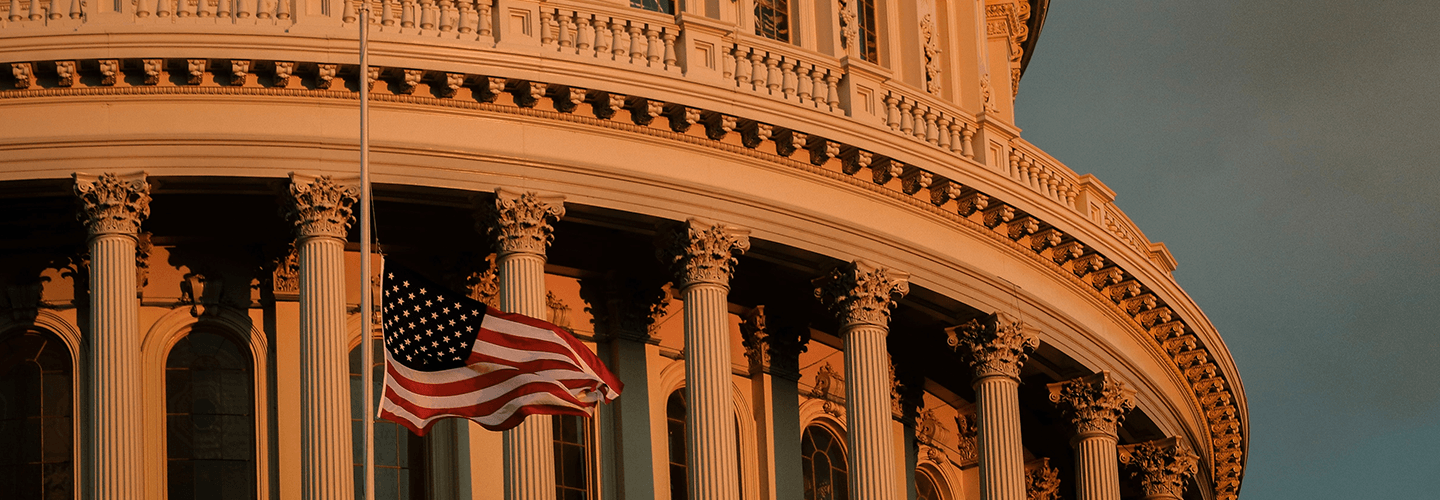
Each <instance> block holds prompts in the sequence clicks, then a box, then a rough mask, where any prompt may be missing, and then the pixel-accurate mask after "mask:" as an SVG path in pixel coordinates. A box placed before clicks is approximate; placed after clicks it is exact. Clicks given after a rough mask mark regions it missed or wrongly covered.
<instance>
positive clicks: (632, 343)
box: [600, 337, 655, 499]
mask: <svg viewBox="0 0 1440 500" xmlns="http://www.w3.org/2000/svg"><path fill="white" fill-rule="evenodd" d="M610 343H611V345H610V348H611V353H612V355H613V356H612V357H611V361H610V369H611V370H612V371H614V372H615V373H616V375H617V376H619V377H620V382H621V383H623V384H625V390H626V391H628V392H629V393H630V394H633V395H639V396H638V397H635V398H634V399H630V398H624V397H622V398H619V399H616V400H615V402H614V403H611V404H610V406H611V407H613V408H612V412H611V414H612V415H614V416H615V427H614V429H615V432H614V444H613V447H614V448H615V455H616V458H617V459H616V462H617V463H615V464H613V465H612V464H601V465H600V467H601V468H602V469H609V470H613V471H614V472H613V476H614V477H615V478H616V479H617V481H618V482H619V483H620V484H619V485H617V489H618V490H619V491H620V492H621V493H620V494H619V498H626V499H629V498H654V497H655V471H654V469H655V463H654V462H652V461H651V456H652V455H651V452H650V399H649V394H650V389H649V382H650V380H649V373H647V371H646V362H645V343H644V342H640V341H636V340H630V339H627V338H623V337H621V338H616V339H614V340H611V341H610Z"/></svg>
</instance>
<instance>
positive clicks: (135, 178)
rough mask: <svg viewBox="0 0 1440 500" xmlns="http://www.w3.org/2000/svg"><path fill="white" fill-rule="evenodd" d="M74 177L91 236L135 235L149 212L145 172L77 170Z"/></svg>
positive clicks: (76, 192)
mask: <svg viewBox="0 0 1440 500" xmlns="http://www.w3.org/2000/svg"><path fill="white" fill-rule="evenodd" d="M74 178H75V198H76V200H77V201H78V202H79V204H80V214H79V218H80V222H82V223H84V224H85V229H86V230H88V231H89V232H90V236H100V235H102V234H129V235H133V234H135V233H136V232H139V230H140V223H141V222H144V221H145V219H146V218H147V217H149V216H150V183H149V182H147V181H146V176H145V173H144V172H140V173H136V174H129V175H123V176H122V175H118V174H114V173H105V174H100V175H98V176H95V175H90V174H82V173H78V172H77V173H75V174H74Z"/></svg>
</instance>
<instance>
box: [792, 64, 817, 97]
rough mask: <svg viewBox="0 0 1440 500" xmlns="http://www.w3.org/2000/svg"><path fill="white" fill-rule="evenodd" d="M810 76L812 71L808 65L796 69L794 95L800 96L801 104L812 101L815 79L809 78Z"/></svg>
mask: <svg viewBox="0 0 1440 500" xmlns="http://www.w3.org/2000/svg"><path fill="white" fill-rule="evenodd" d="M812 74H813V71H812V70H811V68H809V67H808V65H805V64H801V65H800V66H799V67H798V68H796V71H795V75H796V84H795V94H796V95H799V96H800V102H802V103H809V102H811V100H812V99H813V97H812V96H813V95H814V89H815V79H814V77H813V76H811V75H812Z"/></svg>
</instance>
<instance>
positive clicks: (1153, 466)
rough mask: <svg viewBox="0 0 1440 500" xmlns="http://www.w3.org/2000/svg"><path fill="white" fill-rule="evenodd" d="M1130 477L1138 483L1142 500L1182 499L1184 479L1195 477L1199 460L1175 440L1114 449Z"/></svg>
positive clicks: (1186, 447)
mask: <svg viewBox="0 0 1440 500" xmlns="http://www.w3.org/2000/svg"><path fill="white" fill-rule="evenodd" d="M1116 451H1117V452H1119V455H1120V463H1122V464H1125V465H1126V468H1127V469H1129V470H1130V477H1134V478H1137V479H1139V480H1140V488H1141V489H1142V490H1144V491H1145V497H1146V498H1175V499H1179V498H1183V495H1184V493H1185V478H1186V477H1188V476H1193V475H1195V472H1196V470H1197V469H1196V462H1197V460H1199V457H1196V456H1195V454H1194V453H1192V452H1191V451H1190V447H1188V446H1185V443H1184V442H1183V441H1180V440H1179V439H1176V438H1173V437H1172V438H1165V439H1160V440H1155V441H1146V442H1143V443H1136V444H1132V445H1126V446H1121V447H1119V448H1117V449H1116Z"/></svg>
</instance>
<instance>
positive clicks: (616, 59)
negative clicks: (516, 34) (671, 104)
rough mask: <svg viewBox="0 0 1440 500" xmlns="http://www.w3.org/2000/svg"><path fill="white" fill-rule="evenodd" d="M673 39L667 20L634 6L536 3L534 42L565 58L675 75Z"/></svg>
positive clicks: (672, 27)
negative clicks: (536, 39) (537, 32)
mask: <svg viewBox="0 0 1440 500" xmlns="http://www.w3.org/2000/svg"><path fill="white" fill-rule="evenodd" d="M678 38H680V29H679V28H678V27H677V26H676V25H675V23H674V20H673V18H670V17H669V16H660V15H652V14H651V13H649V12H647V11H643V10H639V9H624V10H620V9H614V10H612V9H605V8H603V7H600V6H587V7H568V6H567V7H550V6H549V5H547V4H542V7H541V11H540V46H541V47H542V48H543V49H545V50H547V51H552V52H554V53H556V54H558V55H559V56H561V57H564V58H569V59H575V60H581V61H586V62H596V63H599V64H602V65H606V66H617V67H623V68H626V69H644V70H648V71H652V72H666V73H674V74H676V75H679V74H680V66H679V65H678V64H677V59H678V57H677V56H676V53H675V50H676V49H675V41H676V40H677V39H678Z"/></svg>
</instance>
